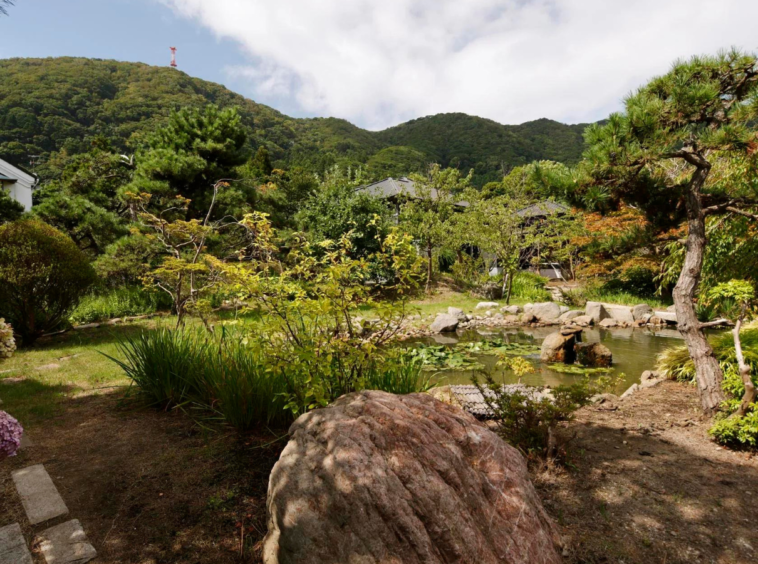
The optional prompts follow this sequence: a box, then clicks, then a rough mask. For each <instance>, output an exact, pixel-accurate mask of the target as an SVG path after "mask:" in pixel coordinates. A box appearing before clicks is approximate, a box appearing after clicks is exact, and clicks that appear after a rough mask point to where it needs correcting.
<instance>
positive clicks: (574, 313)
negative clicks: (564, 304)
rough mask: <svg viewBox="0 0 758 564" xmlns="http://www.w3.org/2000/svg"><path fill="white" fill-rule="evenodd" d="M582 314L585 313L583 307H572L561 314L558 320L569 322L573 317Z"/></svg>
mask: <svg viewBox="0 0 758 564" xmlns="http://www.w3.org/2000/svg"><path fill="white" fill-rule="evenodd" d="M582 315H584V312H583V311H582V310H581V309H571V310H569V311H566V312H564V313H562V314H561V316H560V317H559V318H558V321H560V322H561V323H567V322H569V321H571V320H572V319H576V318H577V317H581V316H582Z"/></svg>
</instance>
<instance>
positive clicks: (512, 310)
mask: <svg viewBox="0 0 758 564" xmlns="http://www.w3.org/2000/svg"><path fill="white" fill-rule="evenodd" d="M500 311H501V312H502V313H505V314H508V315H518V314H519V313H521V308H520V307H519V306H517V305H509V306H505V307H501V308H500Z"/></svg>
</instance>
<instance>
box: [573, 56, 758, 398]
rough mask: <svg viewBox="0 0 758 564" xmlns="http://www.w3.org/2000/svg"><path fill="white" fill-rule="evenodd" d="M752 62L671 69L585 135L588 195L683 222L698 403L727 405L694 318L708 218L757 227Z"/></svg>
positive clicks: (677, 296)
mask: <svg viewBox="0 0 758 564" xmlns="http://www.w3.org/2000/svg"><path fill="white" fill-rule="evenodd" d="M757 116H758V60H757V59H756V57H755V56H754V55H752V54H745V53H740V52H738V51H731V52H728V53H722V54H719V55H717V56H715V57H694V58H692V59H691V60H689V61H686V62H682V61H680V62H677V63H675V64H674V66H673V68H672V69H671V71H670V72H669V73H668V74H666V75H664V76H661V77H658V78H655V79H653V80H652V81H650V82H649V83H648V84H647V85H645V86H643V87H642V88H640V89H639V90H638V91H637V92H636V93H634V94H633V95H631V96H629V97H628V98H627V99H626V101H625V111H624V112H623V113H618V114H613V115H612V116H611V117H610V118H609V120H608V122H607V124H605V125H602V126H592V127H590V128H588V130H587V133H586V140H587V143H588V145H589V148H588V150H587V151H586V153H585V163H584V166H586V167H587V172H588V173H589V176H590V178H591V181H590V183H589V184H588V186H586V195H587V196H588V197H589V196H593V195H594V196H595V197H597V198H601V199H604V200H606V201H607V200H617V201H623V202H626V203H628V204H632V205H635V206H637V207H639V208H641V209H643V210H644V211H645V212H646V213H647V215H648V218H649V219H650V220H651V221H654V222H656V223H658V224H661V225H662V224H665V223H668V224H670V225H671V224H676V223H678V222H681V221H683V220H686V222H687V227H688V234H687V240H686V254H685V259H684V263H683V267H682V270H681V274H680V275H679V279H678V282H677V284H676V287H675V289H674V303H675V306H676V314H677V321H678V325H679V330H680V332H681V333H682V335H683V336H684V339H685V342H686V343H687V347H688V349H689V352H690V355H691V356H692V359H693V362H694V364H695V368H696V372H697V383H698V388H699V390H700V396H701V404H702V407H703V409H704V411H706V412H709V413H712V412H714V411H716V410H717V409H718V408H719V405H720V404H721V402H722V401H723V399H724V395H723V392H722V390H721V380H722V372H721V368H720V366H719V363H718V361H717V359H716V358H715V357H714V354H713V350H712V348H711V346H710V344H709V343H708V340H707V339H706V337H705V334H704V332H703V329H704V328H705V327H707V325H708V324H707V323H701V322H700V321H699V320H698V318H697V315H696V311H695V303H694V300H695V298H696V296H697V295H698V285H699V282H700V277H701V271H702V266H703V256H704V253H705V250H706V245H707V240H706V230H705V222H706V217H708V216H712V215H723V214H733V215H740V216H744V217H748V218H751V219H752V220H758V214H756V209H757V208H758V174H756V171H758V168H756V166H757V165H758V157H757V156H756V149H758V132H757V131H756V129H755V119H756V117H757Z"/></svg>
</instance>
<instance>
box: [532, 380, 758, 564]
mask: <svg viewBox="0 0 758 564" xmlns="http://www.w3.org/2000/svg"><path fill="white" fill-rule="evenodd" d="M698 405H699V402H698V397H697V392H696V390H695V388H694V387H692V386H688V385H684V384H678V383H675V382H664V383H663V384H661V385H659V386H657V387H654V388H648V389H643V390H641V391H640V392H638V393H636V394H634V395H632V396H631V397H629V398H627V399H625V400H621V401H614V402H610V403H604V404H601V405H596V406H592V407H587V408H584V409H582V410H581V411H580V412H579V414H578V417H577V420H576V421H574V422H572V423H571V424H570V425H569V426H568V428H567V429H566V430H565V431H564V432H563V433H562V434H563V435H564V436H566V437H571V436H574V435H576V437H575V438H574V439H573V440H572V441H571V442H570V443H569V447H568V448H569V463H568V465H567V467H566V468H565V469H563V470H558V471H555V470H551V471H544V472H541V473H537V474H536V475H535V477H534V479H535V485H536V486H537V488H538V490H539V492H540V494H541V496H542V498H543V502H544V504H545V507H546V509H547V510H548V511H549V513H551V514H552V515H553V517H554V518H555V520H556V521H557V522H558V523H559V525H560V526H561V529H562V531H563V534H564V536H565V539H566V540H567V544H568V548H567V550H566V553H565V555H566V561H567V562H577V563H579V562H581V563H599V562H608V563H617V562H618V563H622V562H623V563H632V562H634V563H659V562H660V563H668V564H672V563H688V564H689V563H692V564H694V563H701V562H702V563H711V562H714V563H729V564H732V563H735V564H736V563H743V562H744V563H748V562H751V563H755V562H758V456H755V455H750V454H747V453H744V452H742V453H738V452H732V451H729V450H727V449H723V448H720V447H718V446H717V445H716V444H715V443H713V442H712V441H710V440H709V439H708V436H707V429H708V427H709V423H708V422H707V421H705V420H703V419H702V418H701V415H700V411H699V408H698Z"/></svg>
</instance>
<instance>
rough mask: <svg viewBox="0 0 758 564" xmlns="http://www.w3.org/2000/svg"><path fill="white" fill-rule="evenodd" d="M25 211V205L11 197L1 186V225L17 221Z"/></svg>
mask: <svg viewBox="0 0 758 564" xmlns="http://www.w3.org/2000/svg"><path fill="white" fill-rule="evenodd" d="M23 213H24V206H22V205H21V204H19V203H18V202H17V201H16V200H14V199H13V198H11V197H10V195H8V193H6V192H5V190H3V189H2V188H0V225H2V224H3V223H8V222H9V221H16V220H17V219H18V218H20V217H21V216H22V215H23Z"/></svg>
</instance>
